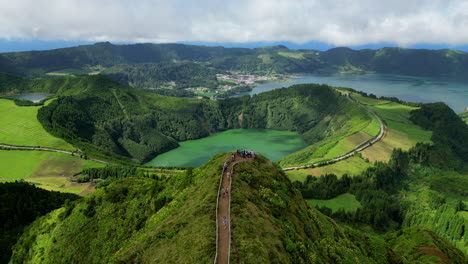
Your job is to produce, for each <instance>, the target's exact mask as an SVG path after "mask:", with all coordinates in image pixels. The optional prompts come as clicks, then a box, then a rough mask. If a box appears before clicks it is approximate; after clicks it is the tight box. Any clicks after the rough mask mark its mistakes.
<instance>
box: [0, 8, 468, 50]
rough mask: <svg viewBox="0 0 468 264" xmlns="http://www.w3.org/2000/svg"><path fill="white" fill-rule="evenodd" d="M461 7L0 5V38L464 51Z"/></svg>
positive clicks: (467, 35)
mask: <svg viewBox="0 0 468 264" xmlns="http://www.w3.org/2000/svg"><path fill="white" fill-rule="evenodd" d="M467 28H468V1H466V0H404V1H403V0H393V1H379V0H328V1H322V0H225V1H219V0H197V1H195V0H193V1H189V0H165V1H164V0H153V1H151V0H140V1H131V0H129V1H124V0H99V1H97V0H14V1H12V0H8V1H7V0H0V38H7V39H17V38H25V39H30V38H34V39H43V40H89V41H104V40H108V41H126V42H175V41H206V42H251V41H293V42H297V43H304V42H308V41H322V42H327V43H329V44H333V45H361V44H368V43H380V42H392V43H397V44H400V45H403V46H405V45H411V44H415V43H437V44H449V45H457V44H468V30H466V29H467Z"/></svg>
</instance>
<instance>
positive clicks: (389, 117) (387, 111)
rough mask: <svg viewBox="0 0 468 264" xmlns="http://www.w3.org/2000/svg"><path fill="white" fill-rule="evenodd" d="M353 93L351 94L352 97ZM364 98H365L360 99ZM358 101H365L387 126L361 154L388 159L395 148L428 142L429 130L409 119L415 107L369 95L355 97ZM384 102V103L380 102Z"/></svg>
mask: <svg viewBox="0 0 468 264" xmlns="http://www.w3.org/2000/svg"><path fill="white" fill-rule="evenodd" d="M354 96H355V95H354V94H353V97H354ZM362 98H366V99H362ZM356 99H357V100H359V101H360V102H367V103H368V104H369V105H368V107H369V108H370V109H372V111H375V113H377V115H378V116H379V117H380V118H381V119H382V121H383V122H384V123H385V125H386V126H387V128H388V129H387V132H386V133H387V134H386V135H385V137H384V138H383V139H382V140H381V141H379V142H377V143H376V144H374V145H373V146H371V147H369V148H367V149H366V150H364V151H362V156H363V157H364V158H366V159H368V160H370V161H385V162H386V161H388V160H389V159H390V157H391V154H392V151H393V149H395V148H401V149H403V150H408V149H410V148H411V147H413V146H415V145H416V143H418V142H422V143H430V142H431V140H430V139H431V133H432V132H431V131H430V130H425V129H424V128H422V127H421V126H419V125H417V124H415V123H413V122H412V120H411V119H410V116H411V111H413V110H416V109H418V108H417V107H413V106H408V105H405V104H404V102H398V103H397V102H391V101H388V100H383V101H382V100H376V99H372V98H370V99H372V101H370V100H369V97H362V96H361V97H359V98H356ZM382 102H386V103H382Z"/></svg>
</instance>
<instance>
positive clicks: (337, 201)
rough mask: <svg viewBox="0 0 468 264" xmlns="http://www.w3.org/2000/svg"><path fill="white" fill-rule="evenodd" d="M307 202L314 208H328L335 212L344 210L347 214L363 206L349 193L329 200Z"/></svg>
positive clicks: (310, 200)
mask: <svg viewBox="0 0 468 264" xmlns="http://www.w3.org/2000/svg"><path fill="white" fill-rule="evenodd" d="M307 202H308V203H309V204H310V205H312V206H314V207H322V206H325V207H328V208H330V209H331V210H332V211H333V212H336V211H338V210H340V209H343V210H344V211H346V212H355V211H356V210H357V209H358V208H360V207H361V204H360V203H359V202H358V201H357V200H356V197H354V195H352V194H349V193H344V194H341V195H338V196H337V197H335V198H333V199H329V200H317V199H309V200H307Z"/></svg>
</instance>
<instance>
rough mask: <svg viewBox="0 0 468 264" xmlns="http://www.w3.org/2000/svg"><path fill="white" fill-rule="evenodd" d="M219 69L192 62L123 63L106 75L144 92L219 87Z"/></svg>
mask: <svg viewBox="0 0 468 264" xmlns="http://www.w3.org/2000/svg"><path fill="white" fill-rule="evenodd" d="M219 72H220V71H219V70H216V69H213V68H208V67H206V66H202V65H200V64H196V63H192V62H160V63H142V64H122V65H116V66H113V67H111V68H108V69H106V70H104V71H103V72H102V74H105V75H107V76H109V77H110V78H112V79H114V80H116V81H118V82H120V83H124V84H128V85H130V86H132V87H136V88H141V89H156V88H160V87H166V88H168V89H172V88H173V89H176V90H177V89H181V88H187V87H206V88H217V86H218V84H219V82H218V80H217V79H216V73H219Z"/></svg>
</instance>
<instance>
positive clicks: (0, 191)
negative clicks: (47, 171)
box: [0, 182, 79, 263]
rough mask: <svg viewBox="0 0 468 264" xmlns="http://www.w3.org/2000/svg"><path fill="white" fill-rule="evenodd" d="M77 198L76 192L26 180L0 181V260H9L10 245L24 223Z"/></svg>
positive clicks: (5, 261) (0, 261)
mask: <svg viewBox="0 0 468 264" xmlns="http://www.w3.org/2000/svg"><path fill="white" fill-rule="evenodd" d="M78 198H79V196H77V195H75V194H69V193H59V192H51V191H46V190H44V189H41V188H38V187H36V186H34V185H32V184H30V183H26V182H6V183H0V212H1V213H0V263H8V260H9V259H10V256H11V252H12V249H11V248H12V247H13V245H14V244H16V241H17V240H18V238H19V237H20V235H21V234H22V232H23V229H24V228H25V227H26V226H27V225H29V224H30V223H32V222H33V221H34V220H36V218H38V217H39V216H42V215H45V214H47V213H49V212H50V211H52V210H55V209H57V208H59V207H61V206H62V205H63V204H64V203H69V202H71V201H74V200H76V199H78Z"/></svg>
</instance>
